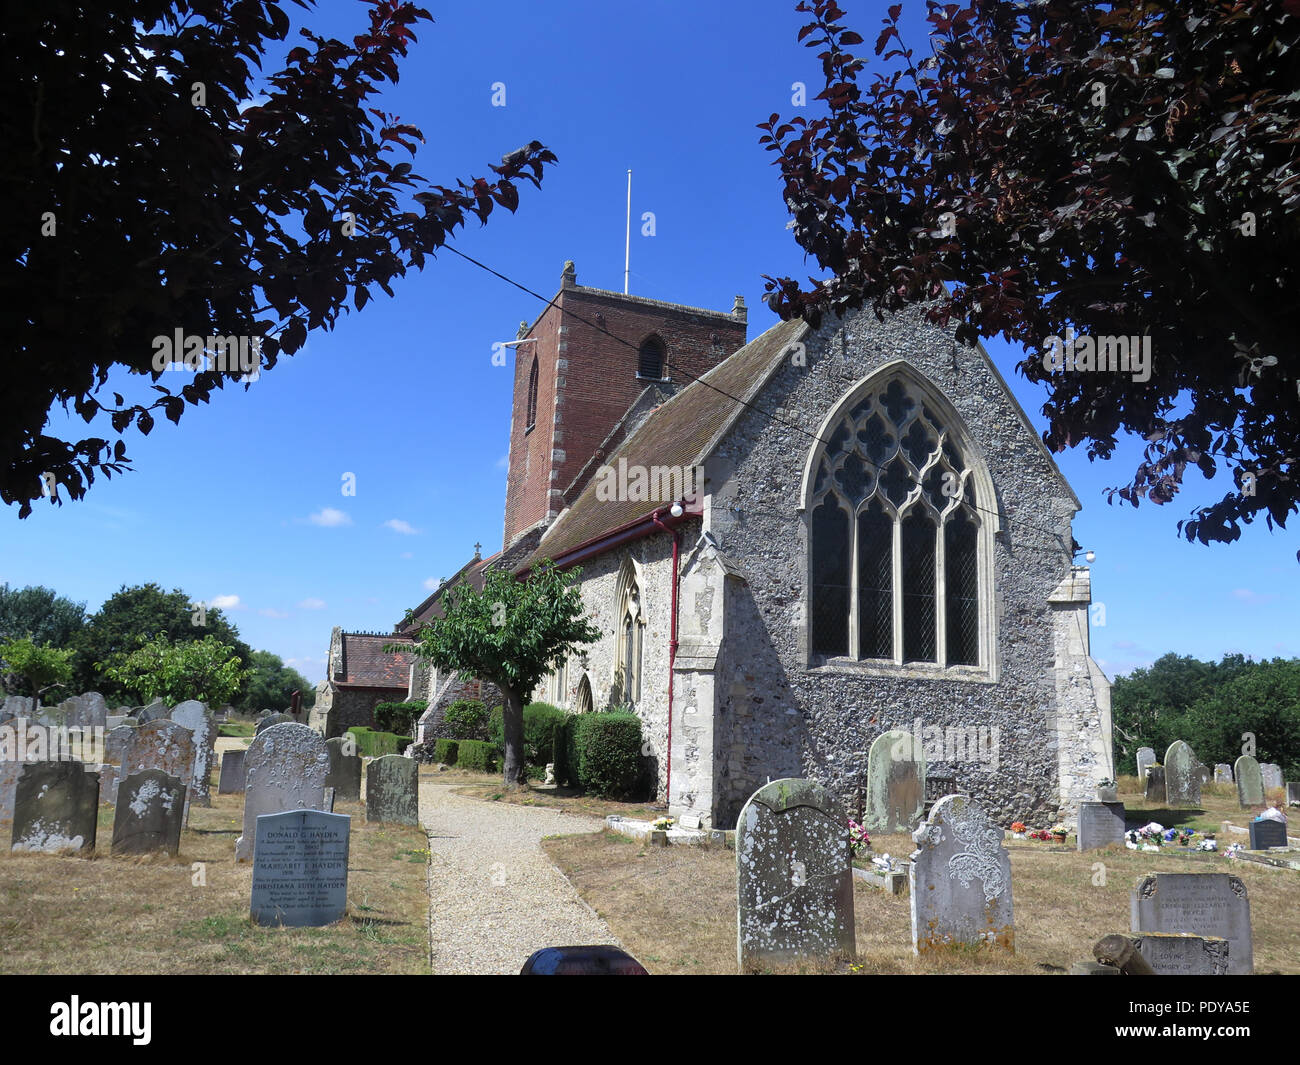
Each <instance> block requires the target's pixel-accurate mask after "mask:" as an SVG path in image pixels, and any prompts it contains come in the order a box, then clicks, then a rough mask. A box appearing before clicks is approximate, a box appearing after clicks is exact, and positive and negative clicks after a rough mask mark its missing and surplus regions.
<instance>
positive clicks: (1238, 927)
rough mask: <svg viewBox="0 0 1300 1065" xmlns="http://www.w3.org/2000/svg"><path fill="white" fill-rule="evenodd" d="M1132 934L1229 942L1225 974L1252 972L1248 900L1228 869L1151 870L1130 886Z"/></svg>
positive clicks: (1252, 960) (1243, 887) (1241, 884)
mask: <svg viewBox="0 0 1300 1065" xmlns="http://www.w3.org/2000/svg"><path fill="white" fill-rule="evenodd" d="M1130 917H1131V921H1130V926H1131V928H1132V930H1133V931H1134V932H1188V933H1191V934H1192V935H1196V936H1218V937H1219V938H1221V939H1226V940H1227V941H1228V944H1229V946H1228V972H1229V973H1230V974H1233V975H1236V974H1239V973H1253V972H1254V971H1255V953H1254V946H1253V941H1252V937H1251V930H1250V899H1249V898H1248V897H1247V895H1246V885H1245V884H1244V883H1242V881H1241V878H1240V877H1237V876H1232V875H1231V874H1229V873H1152V874H1150V875H1148V876H1144V877H1140V878H1139V879H1138V881H1137V884H1136V886H1135V887H1134V888H1133V894H1132V897H1131V907H1130Z"/></svg>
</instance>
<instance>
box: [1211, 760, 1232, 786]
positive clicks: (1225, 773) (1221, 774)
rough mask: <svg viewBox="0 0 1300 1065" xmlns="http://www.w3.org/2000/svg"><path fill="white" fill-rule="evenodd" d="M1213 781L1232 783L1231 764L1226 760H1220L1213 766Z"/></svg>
mask: <svg viewBox="0 0 1300 1065" xmlns="http://www.w3.org/2000/svg"><path fill="white" fill-rule="evenodd" d="M1214 782H1215V783H1216V784H1231V783H1232V766H1230V765H1228V764H1227V763H1226V762H1220V763H1219V764H1218V765H1216V766H1215V767H1214Z"/></svg>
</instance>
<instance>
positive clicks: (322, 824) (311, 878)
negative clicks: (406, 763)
mask: <svg viewBox="0 0 1300 1065" xmlns="http://www.w3.org/2000/svg"><path fill="white" fill-rule="evenodd" d="M302 727H304V728H305V727H306V726H302ZM351 825H352V818H350V817H348V816H347V815H346V814H329V813H324V812H322V811H319V810H289V811H286V812H284V813H278V814H262V815H261V816H260V817H259V818H258V819H257V847H256V850H255V853H254V857H253V892H252V899H251V904H250V908H251V911H252V918H253V923H254V924H259V925H285V926H287V927H290V928H306V927H318V926H321V925H327V924H333V923H334V922H335V921H340V920H342V919H343V915H344V914H345V913H346V912H347V902H348V842H349V834H350V831H351Z"/></svg>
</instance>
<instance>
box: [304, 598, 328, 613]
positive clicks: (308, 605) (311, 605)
mask: <svg viewBox="0 0 1300 1065" xmlns="http://www.w3.org/2000/svg"><path fill="white" fill-rule="evenodd" d="M298 606H299V608H301V609H302V610H324V609H325V600H324V599H304V600H303V601H302V602H301V603H299V604H298Z"/></svg>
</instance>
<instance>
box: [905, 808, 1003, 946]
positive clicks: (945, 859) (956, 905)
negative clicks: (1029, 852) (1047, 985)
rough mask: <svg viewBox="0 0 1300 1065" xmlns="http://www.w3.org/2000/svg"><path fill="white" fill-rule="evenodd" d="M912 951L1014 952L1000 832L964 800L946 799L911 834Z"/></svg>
mask: <svg viewBox="0 0 1300 1065" xmlns="http://www.w3.org/2000/svg"><path fill="white" fill-rule="evenodd" d="M912 839H913V840H915V841H916V843H917V846H918V847H919V849H918V850H916V851H914V852H913V854H912V863H911V865H910V866H909V867H908V881H909V884H910V887H911V892H912V899H911V903H912V950H913V952H914V953H917V954H921V953H925V952H928V951H933V950H941V949H943V948H944V947H948V946H952V945H954V944H971V945H978V944H987V945H988V946H989V947H991V948H998V949H1004V950H1007V951H1012V952H1014V951H1015V922H1014V919H1013V916H1012V906H1011V855H1010V854H1008V853H1007V850H1006V848H1005V847H1003V846H1002V829H1000V828H999V827H998V826H997V825H995V824H993V823H992V822H991V821H990V820H989V819H988V816H987V815H986V814H985V813H984V811H983V810H982V809H981V808H980V807H979V806H977V805H976V804H975V803H973V802H972V801H971V800H970V799H968V798H967V797H966V796H964V795H948V796H945V797H944V798H942V799H940V800H939V801H938V802H937V803H935V804H934V808H933V809H932V810H931V811H930V816H929V818H928V819H927V820H926V822H925V824H923V825H922V826H921V827H920V828H918V829H917V830H916V832H915V833H913V835H912Z"/></svg>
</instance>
